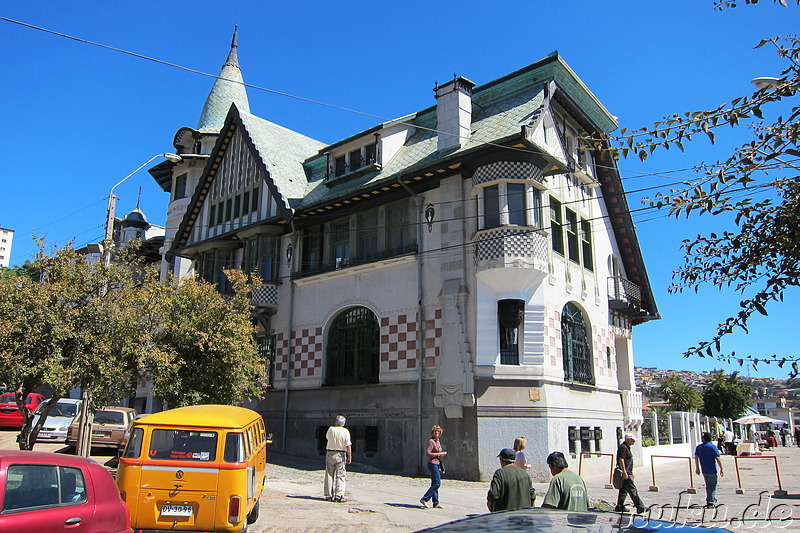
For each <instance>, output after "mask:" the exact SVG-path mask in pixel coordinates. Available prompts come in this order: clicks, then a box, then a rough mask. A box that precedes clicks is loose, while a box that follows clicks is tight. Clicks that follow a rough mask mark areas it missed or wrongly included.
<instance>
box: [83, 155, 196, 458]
mask: <svg viewBox="0 0 800 533" xmlns="http://www.w3.org/2000/svg"><path fill="white" fill-rule="evenodd" d="M159 157H163V158H165V159H167V160H169V161H172V162H173V163H179V162H180V161H181V160H182V158H181V156H179V155H177V154H172V153H164V154H156V155H154V156H153V157H151V158H150V159H148V160H147V161H145V162H144V163H143V164H142V165H141V166H140V167H139V168H137V169H136V170H134V171H133V172H131V173H130V174H128V175H127V176H125V177H124V178H122V179H121V180H119V181H118V182H117V183H116V184H115V185H114V186H113V187H111V190H110V191H109V192H108V211H107V213H106V233H105V236H104V239H103V247H102V250H103V266H105V267H107V266H108V265H109V264H110V263H111V249H112V248H113V246H114V213H115V211H116V205H117V197H116V196H114V189H116V188H117V187H118V186H119V185H122V183H123V182H124V181H125V180H127V179H128V178H130V177H131V176H133V175H134V174H136V173H137V172H139V171H140V170H142V169H143V168H144V167H146V166H147V165H149V164H150V163H151V162H152V161H153V160H155V159H158V158H159ZM103 292H105V289H104V290H103ZM81 400H82V401H81V413H80V417H79V422H78V438H77V442H76V443H75V453H76V455H82V456H84V457H89V454H90V453H91V450H92V423H93V422H94V415H93V414H92V411H91V410H90V409H89V403H91V400H92V395H91V394H90V392H89V391H88V390H87V389H86V388H85V387H84V388H83V390H82V391H81Z"/></svg>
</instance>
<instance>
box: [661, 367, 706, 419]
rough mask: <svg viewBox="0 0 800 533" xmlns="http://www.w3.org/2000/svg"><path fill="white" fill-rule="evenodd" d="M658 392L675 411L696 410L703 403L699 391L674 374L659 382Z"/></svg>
mask: <svg viewBox="0 0 800 533" xmlns="http://www.w3.org/2000/svg"><path fill="white" fill-rule="evenodd" d="M659 394H660V395H661V396H662V397H663V398H664V399H665V400H667V401H668V402H669V404H670V405H671V406H672V408H673V409H674V410H675V411H697V410H698V409H699V408H700V406H702V405H703V398H702V396H701V395H700V393H699V392H698V391H697V390H696V389H694V388H693V387H692V386H690V385H687V384H686V383H684V382H683V381H681V379H680V378H679V377H678V376H676V375H674V374H673V375H671V376H668V377H667V378H665V379H664V381H662V382H661V386H660V387H659Z"/></svg>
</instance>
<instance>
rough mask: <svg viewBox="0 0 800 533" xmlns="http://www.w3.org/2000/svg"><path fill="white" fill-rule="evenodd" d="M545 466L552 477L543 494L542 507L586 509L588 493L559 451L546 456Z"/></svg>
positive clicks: (573, 509)
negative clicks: (545, 492) (548, 468)
mask: <svg viewBox="0 0 800 533" xmlns="http://www.w3.org/2000/svg"><path fill="white" fill-rule="evenodd" d="M547 466H549V467H550V473H551V474H552V475H553V479H551V480H550V487H548V489H547V494H545V495H544V503H542V507H546V508H549V509H566V510H567V511H587V510H588V509H589V495H588V494H587V492H586V484H585V483H584V482H583V479H582V478H581V476H579V475H578V474H576V473H575V472H573V471H572V470H570V469H569V468H568V467H569V464H567V459H566V457H564V454H563V453H561V452H553V453H551V454H550V455H548V456H547Z"/></svg>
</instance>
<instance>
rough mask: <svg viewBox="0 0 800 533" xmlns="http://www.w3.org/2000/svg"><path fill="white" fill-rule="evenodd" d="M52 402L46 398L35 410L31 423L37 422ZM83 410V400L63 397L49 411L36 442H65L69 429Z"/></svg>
mask: <svg viewBox="0 0 800 533" xmlns="http://www.w3.org/2000/svg"><path fill="white" fill-rule="evenodd" d="M49 403H50V400H45V401H44V402H42V403H41V404H39V407H38V408H37V409H36V411H34V412H33V420H32V421H31V424H36V423H37V422H38V421H39V417H40V416H41V414H42V411H44V409H45V408H46V407H47V405H48V404H49ZM80 410H81V401H80V400H76V399H73V398H61V399H60V400H58V402H56V404H55V405H54V406H53V407H52V408H51V409H50V412H49V413H47V419H46V420H45V421H44V425H42V429H41V430H40V431H39V435H38V436H37V437H36V442H64V440H66V438H67V429H68V428H69V425H70V424H72V421H73V420H75V417H76V416H78V414H79V413H80Z"/></svg>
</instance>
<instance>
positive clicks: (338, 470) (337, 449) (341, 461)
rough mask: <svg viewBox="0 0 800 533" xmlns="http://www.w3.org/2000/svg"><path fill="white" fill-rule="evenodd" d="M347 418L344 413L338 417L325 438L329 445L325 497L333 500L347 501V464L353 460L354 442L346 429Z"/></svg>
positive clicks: (326, 457) (326, 456) (326, 462)
mask: <svg viewBox="0 0 800 533" xmlns="http://www.w3.org/2000/svg"><path fill="white" fill-rule="evenodd" d="M345 421H346V419H345V417H343V416H342V415H339V416H337V417H336V421H335V422H334V425H332V426H331V427H329V428H328V433H327V434H326V435H325V438H326V439H327V440H328V447H327V450H326V453H325V499H326V500H328V501H333V502H346V501H347V500H345V499H344V489H345V473H346V470H345V465H346V464H348V465H349V464H350V462H351V461H352V460H353V449H352V446H353V443H352V442H351V441H350V431H348V430H347V429H345V427H344V423H345Z"/></svg>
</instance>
